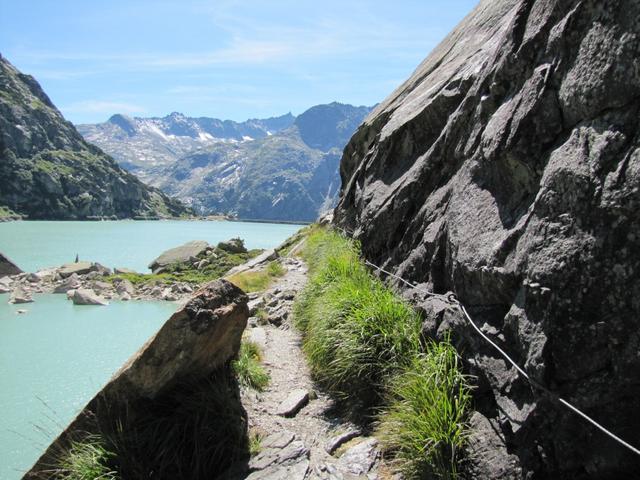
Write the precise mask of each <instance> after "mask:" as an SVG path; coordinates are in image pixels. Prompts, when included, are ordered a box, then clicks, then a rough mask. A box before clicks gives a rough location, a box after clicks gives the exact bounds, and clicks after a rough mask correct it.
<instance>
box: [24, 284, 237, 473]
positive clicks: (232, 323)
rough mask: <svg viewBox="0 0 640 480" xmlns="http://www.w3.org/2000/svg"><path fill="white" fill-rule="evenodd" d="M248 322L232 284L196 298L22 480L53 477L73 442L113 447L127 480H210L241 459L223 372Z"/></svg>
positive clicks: (233, 388)
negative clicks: (94, 438)
mask: <svg viewBox="0 0 640 480" xmlns="http://www.w3.org/2000/svg"><path fill="white" fill-rule="evenodd" d="M248 316H249V310H248V307H247V297H246V295H245V294H244V293H243V292H242V290H240V289H239V288H237V287H235V286H234V285H233V284H231V283H229V282H226V281H224V280H218V281H216V282H213V283H210V284H209V285H207V286H206V287H203V288H202V289H201V290H199V291H198V292H196V294H195V295H194V297H193V298H192V299H191V300H189V302H187V303H186V304H185V305H184V307H182V308H181V309H180V310H178V311H177V312H176V313H174V314H173V315H172V316H171V318H170V319H169V320H168V321H167V322H166V323H165V324H164V326H163V327H162V328H161V329H160V331H159V332H158V333H157V334H156V335H155V337H153V338H152V339H151V340H150V341H149V342H147V344H146V345H145V346H144V347H142V348H141V349H140V351H139V352H138V353H136V354H135V355H134V356H133V357H132V358H131V359H130V360H129V362H128V363H127V364H126V365H125V366H124V367H123V368H122V369H121V370H120V371H119V372H118V373H117V374H116V375H115V377H114V378H113V379H112V380H111V381H110V382H109V383H108V384H107V385H106V386H105V387H104V388H103V389H102V390H101V391H100V392H99V393H98V394H97V395H96V396H95V397H94V398H93V399H92V400H91V401H90V402H89V403H88V405H87V406H86V407H85V408H84V410H83V411H82V412H81V413H80V414H79V415H78V417H77V418H76V419H75V420H74V421H73V422H72V423H71V424H70V425H69V426H68V427H67V429H66V430H65V431H64V432H63V433H62V434H61V435H60V436H59V437H58V439H56V440H55V441H54V442H53V444H52V445H51V446H50V447H49V448H48V449H47V451H46V452H45V453H44V454H43V456H42V457H41V458H40V459H39V460H38V461H37V462H36V464H35V465H34V467H33V468H32V469H31V470H30V471H29V472H28V473H27V474H26V475H25V477H24V478H26V479H40V478H50V472H51V468H52V466H55V465H56V464H57V463H58V462H59V460H60V458H63V457H64V455H65V452H67V450H68V449H69V446H70V443H71V442H72V441H80V440H82V439H85V438H87V436H88V435H98V436H99V437H100V438H102V439H104V441H106V442H109V443H108V445H107V448H109V449H110V450H111V451H114V452H115V453H117V462H118V465H117V467H118V471H119V473H120V474H121V475H122V477H123V478H150V477H151V476H153V477H154V478H155V477H157V478H205V476H204V473H205V472H206V473H207V474H208V475H209V476H207V477H206V478H215V477H216V473H220V472H222V471H223V470H224V469H225V468H226V467H227V466H228V465H230V464H231V463H232V462H233V461H234V460H235V461H237V460H239V459H240V458H242V456H243V455H245V454H246V452H245V449H246V445H243V442H244V439H245V438H246V419H245V416H246V414H245V412H244V409H243V408H242V406H241V404H240V397H239V391H238V388H237V385H235V383H234V380H233V379H232V376H231V374H230V372H229V370H228V368H229V361H230V360H231V359H232V358H233V357H234V356H235V355H236V354H237V352H238V350H239V348H240V339H241V336H242V332H243V331H244V329H245V327H246V325H247V318H248Z"/></svg>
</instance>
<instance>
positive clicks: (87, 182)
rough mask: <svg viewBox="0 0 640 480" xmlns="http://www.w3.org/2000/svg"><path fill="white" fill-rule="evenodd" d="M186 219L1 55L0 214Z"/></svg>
mask: <svg viewBox="0 0 640 480" xmlns="http://www.w3.org/2000/svg"><path fill="white" fill-rule="evenodd" d="M187 212H188V209H187V208H185V207H184V205H182V204H181V203H180V202H178V201H176V200H174V199H171V198H169V197H168V196H167V195H165V194H164V193H162V192H161V191H160V190H158V189H156V188H153V187H148V186H147V185H145V184H144V183H142V182H141V181H140V180H139V179H137V178H136V177H135V176H134V175H132V174H131V173H129V172H127V171H125V170H123V169H122V168H120V167H119V166H118V164H117V163H116V162H115V161H114V160H113V158H111V157H110V156H109V155H107V154H105V153H104V152H103V151H102V150H100V149H99V148H97V147H95V146H94V145H91V144H89V143H88V142H86V141H85V140H84V139H83V138H82V136H81V135H80V134H79V133H78V131H77V130H76V129H75V127H74V126H73V125H72V124H71V123H70V122H68V121H66V120H65V119H64V117H63V116H62V114H61V113H60V112H59V111H58V109H57V108H56V107H55V106H54V105H53V103H52V102H51V100H50V99H49V97H48V96H47V95H46V94H45V93H44V91H43V90H42V88H41V87H40V85H39V84H38V82H37V81H36V80H35V79H34V78H33V77H32V76H30V75H25V74H23V73H20V72H19V71H18V70H17V69H16V68H15V67H14V66H13V65H11V64H10V63H9V62H8V61H7V60H6V59H5V58H4V57H2V56H1V55H0V214H1V215H2V216H7V215H14V214H17V215H20V216H28V217H29V218H32V219H85V218H91V217H100V218H104V217H113V218H133V217H171V216H177V215H181V214H185V213H187Z"/></svg>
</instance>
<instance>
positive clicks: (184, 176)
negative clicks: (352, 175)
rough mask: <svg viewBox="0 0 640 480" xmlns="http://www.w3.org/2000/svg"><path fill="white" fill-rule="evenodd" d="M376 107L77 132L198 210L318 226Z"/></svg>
mask: <svg viewBox="0 0 640 480" xmlns="http://www.w3.org/2000/svg"><path fill="white" fill-rule="evenodd" d="M370 110H371V108H370V107H354V106H352V105H344V104H340V103H335V102H334V103H331V104H326V105H317V106H315V107H312V108H310V109H309V110H307V111H305V112H304V113H302V114H300V115H298V116H297V117H295V116H293V115H292V114H291V113H288V114H286V115H283V116H280V117H274V118H267V119H251V120H247V121H245V122H233V121H229V120H224V121H223V120H218V119H214V118H206V117H200V118H191V117H187V116H184V115H182V114H180V113H176V112H174V113H172V114H170V115H168V116H166V117H163V118H131V117H127V116H125V115H120V114H117V115H113V116H112V117H111V118H110V119H109V120H108V121H107V122H104V123H100V124H88V125H87V124H85V125H78V126H77V128H78V130H79V131H80V133H81V134H82V135H83V136H84V138H85V139H86V140H87V141H89V142H91V143H94V144H95V145H97V146H99V147H100V148H101V149H103V150H104V151H106V152H108V153H109V154H110V155H112V156H113V157H114V158H115V159H116V160H117V161H118V162H119V164H120V165H121V166H122V167H124V168H126V169H128V170H130V171H131V172H133V173H135V174H136V175H137V176H138V177H139V178H140V179H141V180H143V181H144V182H146V183H148V184H150V185H153V186H156V187H159V188H160V189H161V190H163V191H164V192H165V193H167V194H169V195H172V196H175V197H177V198H179V199H181V200H182V201H184V202H185V203H186V204H188V205H190V206H192V207H193V208H194V210H195V211H196V212H198V213H201V214H216V213H224V214H229V215H233V216H237V217H239V218H245V219H259V220H288V221H312V220H315V219H316V218H317V216H318V214H319V213H320V212H322V211H323V210H326V209H328V208H330V207H331V206H333V204H334V203H335V198H336V196H337V193H338V190H339V188H340V177H339V174H338V167H339V162H340V158H341V155H342V149H343V148H344V146H345V145H346V143H347V142H348V141H349V139H350V138H351V136H352V134H353V133H354V132H355V130H356V129H357V127H358V126H359V125H360V123H361V122H362V121H363V120H364V118H365V117H366V116H367V114H368V113H369V111H370Z"/></svg>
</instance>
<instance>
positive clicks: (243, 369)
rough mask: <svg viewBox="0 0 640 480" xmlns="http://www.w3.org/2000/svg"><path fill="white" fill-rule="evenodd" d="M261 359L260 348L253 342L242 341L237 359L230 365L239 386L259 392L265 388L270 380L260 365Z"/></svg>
mask: <svg viewBox="0 0 640 480" xmlns="http://www.w3.org/2000/svg"><path fill="white" fill-rule="evenodd" d="M261 359H262V352H261V351H260V347H259V346H258V345H257V344H256V343H254V342H250V341H248V340H243V341H242V344H241V345H240V352H239V353H238V358H237V359H236V360H234V361H233V363H232V364H231V368H232V369H233V371H234V373H235V375H236V377H237V379H238V383H239V384H240V385H242V386H244V387H248V388H253V389H254V390H258V391H259V392H261V391H263V390H264V389H265V388H267V385H269V380H270V379H271V378H270V377H269V374H268V373H267V372H266V371H265V369H264V367H263V366H262V365H260V361H261Z"/></svg>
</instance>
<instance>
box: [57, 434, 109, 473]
mask: <svg viewBox="0 0 640 480" xmlns="http://www.w3.org/2000/svg"><path fill="white" fill-rule="evenodd" d="M114 457H115V454H114V453H112V452H110V451H108V450H107V449H106V447H105V445H104V442H103V440H102V439H101V438H100V437H98V436H89V437H87V438H85V439H84V440H83V441H82V442H73V443H72V444H71V448H70V449H69V451H68V452H67V453H66V455H65V456H64V457H63V458H62V459H61V460H60V463H59V468H58V470H57V472H56V475H55V477H54V478H57V479H60V480H62V479H64V480H117V479H118V478H119V476H118V474H117V473H116V472H115V471H113V470H112V468H111V467H110V466H109V464H110V462H111V461H112V459H113V458H114Z"/></svg>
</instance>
